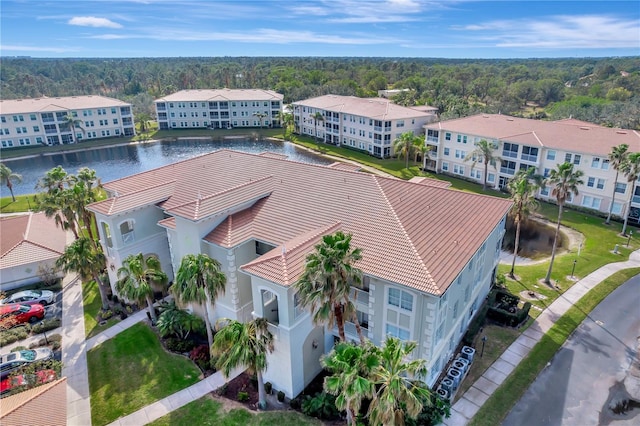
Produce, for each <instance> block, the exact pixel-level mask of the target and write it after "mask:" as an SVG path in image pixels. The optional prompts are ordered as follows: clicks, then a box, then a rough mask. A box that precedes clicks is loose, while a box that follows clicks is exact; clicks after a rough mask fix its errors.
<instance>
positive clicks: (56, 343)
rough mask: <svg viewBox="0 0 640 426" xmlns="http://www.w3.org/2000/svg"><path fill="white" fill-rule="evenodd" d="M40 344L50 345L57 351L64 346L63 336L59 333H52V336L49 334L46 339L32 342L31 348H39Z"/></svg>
mask: <svg viewBox="0 0 640 426" xmlns="http://www.w3.org/2000/svg"><path fill="white" fill-rule="evenodd" d="M40 346H49V347H51V350H52V351H57V350H58V349H60V347H61V346H62V336H61V335H59V334H52V335H51V336H47V338H46V339H44V338H42V339H40V340H38V341H37V342H34V343H32V344H30V345H29V349H34V348H38V347H40Z"/></svg>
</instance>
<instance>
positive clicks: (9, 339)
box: [0, 324, 31, 346]
mask: <svg viewBox="0 0 640 426" xmlns="http://www.w3.org/2000/svg"><path fill="white" fill-rule="evenodd" d="M30 332H31V326H30V325H29V324H25V325H22V326H19V327H14V328H11V329H9V330H3V331H0V346H6V345H8V344H11V343H13V342H17V341H18V340H22V339H26V338H27V336H28V335H29V333H30Z"/></svg>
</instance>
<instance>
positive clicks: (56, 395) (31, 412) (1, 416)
mask: <svg viewBox="0 0 640 426" xmlns="http://www.w3.org/2000/svg"><path fill="white" fill-rule="evenodd" d="M0 424H2V426H23V425H28V424H32V425H47V426H65V425H66V424H67V379H66V377H63V378H61V379H58V380H55V381H53V382H49V383H46V384H44V385H41V386H37V387H35V388H32V389H27V390H26V391H24V392H20V393H17V394H15V395H11V396H8V397H6V398H2V410H0Z"/></svg>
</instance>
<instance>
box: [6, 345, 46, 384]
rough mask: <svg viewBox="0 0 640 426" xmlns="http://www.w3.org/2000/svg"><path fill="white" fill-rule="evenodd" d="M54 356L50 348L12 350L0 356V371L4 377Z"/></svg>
mask: <svg viewBox="0 0 640 426" xmlns="http://www.w3.org/2000/svg"><path fill="white" fill-rule="evenodd" d="M51 358H53V351H52V350H51V349H49V348H36V349H25V350H23V351H18V352H10V353H8V354H5V355H2V356H0V373H1V377H2V378H3V379H4V378H6V377H7V376H9V374H11V373H12V372H14V371H15V370H17V369H19V368H20V367H24V366H25V365H27V364H30V363H32V362H36V361H45V360H47V359H51Z"/></svg>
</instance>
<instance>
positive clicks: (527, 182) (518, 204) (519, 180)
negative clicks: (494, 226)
mask: <svg viewBox="0 0 640 426" xmlns="http://www.w3.org/2000/svg"><path fill="white" fill-rule="evenodd" d="M541 184H542V176H540V175H536V174H535V169H527V170H520V171H518V173H516V175H515V176H514V177H513V179H511V180H510V181H509V183H508V184H507V189H508V190H509V192H510V193H511V200H512V201H513V205H512V206H511V216H512V217H513V222H514V223H515V224H516V237H515V241H514V247H513V261H512V262H511V272H509V276H510V277H511V278H514V277H515V275H514V272H515V267H516V257H517V256H518V248H519V246H520V225H522V222H524V221H525V220H526V219H527V217H529V214H530V213H531V212H532V211H534V210H536V209H537V208H538V202H537V201H536V199H535V194H536V191H537V190H538V188H539V187H540V185H541Z"/></svg>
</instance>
